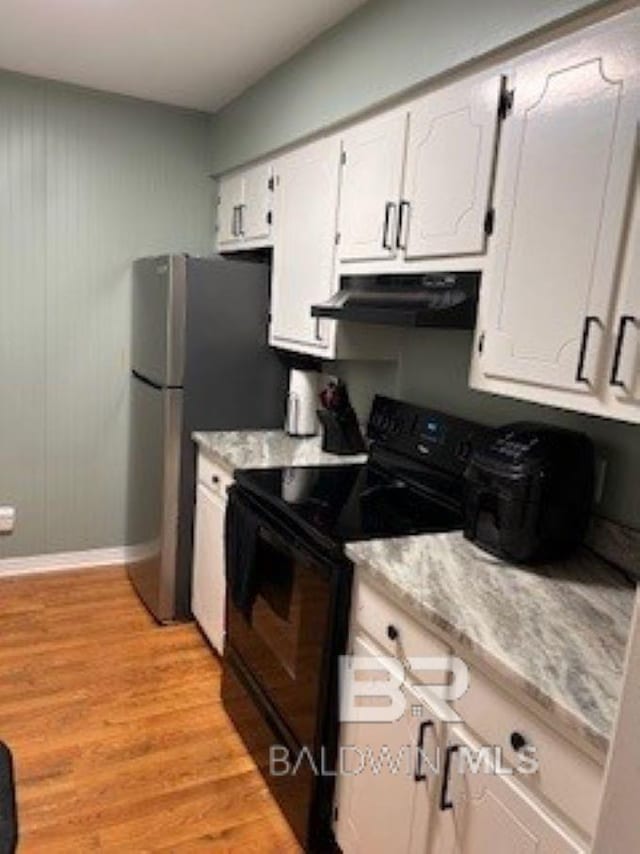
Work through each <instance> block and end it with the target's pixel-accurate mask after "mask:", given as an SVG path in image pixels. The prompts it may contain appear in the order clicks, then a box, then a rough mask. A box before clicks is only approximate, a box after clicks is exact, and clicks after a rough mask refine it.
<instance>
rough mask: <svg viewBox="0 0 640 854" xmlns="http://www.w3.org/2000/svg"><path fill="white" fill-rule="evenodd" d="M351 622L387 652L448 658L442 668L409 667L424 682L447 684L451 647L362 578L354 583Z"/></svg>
mask: <svg viewBox="0 0 640 854" xmlns="http://www.w3.org/2000/svg"><path fill="white" fill-rule="evenodd" d="M352 623H356V624H357V625H358V626H359V627H360V628H361V629H362V630H363V631H365V632H366V633H367V634H368V635H369V637H371V638H372V639H373V640H374V641H376V643H377V644H378V645H379V646H380V647H381V648H382V649H383V650H384V651H386V652H388V653H389V654H390V655H393V656H396V657H398V658H400V659H402V660H405V659H413V660H415V659H416V658H430V657H434V658H442V659H445V660H446V662H447V664H446V666H445V667H444V668H443V669H442V670H440V669H435V670H433V669H429V670H428V671H422V670H420V669H419V668H418V667H416V666H413V665H411V666H410V669H411V671H412V673H413V674H414V675H415V677H416V679H417V680H418V681H420V682H422V681H424V683H425V684H432V685H446V684H447V683H448V681H449V666H448V662H449V660H450V656H451V650H450V649H449V647H448V646H447V645H446V644H445V643H444V642H443V641H441V640H440V639H439V638H437V637H435V636H434V635H432V634H431V633H430V632H429V631H428V630H426V629H424V628H423V627H422V626H421V625H420V624H419V623H417V622H416V621H415V620H414V619H413V618H412V617H410V616H409V615H408V614H407V613H405V612H404V611H403V610H402V609H401V608H399V607H398V606H397V605H395V604H394V603H393V602H391V601H390V600H389V599H388V598H387V597H386V596H385V595H384V594H383V593H379V592H378V591H377V590H376V589H375V588H373V587H371V586H370V585H369V584H366V583H363V582H362V581H361V580H359V579H358V580H356V583H355V585H354V595H353V613H352ZM410 664H411V662H410Z"/></svg>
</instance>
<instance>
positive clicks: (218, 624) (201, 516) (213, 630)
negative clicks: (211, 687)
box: [191, 484, 226, 655]
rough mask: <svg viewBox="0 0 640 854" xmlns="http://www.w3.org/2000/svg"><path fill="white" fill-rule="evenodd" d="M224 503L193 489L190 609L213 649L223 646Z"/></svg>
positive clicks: (222, 500) (200, 490)
mask: <svg viewBox="0 0 640 854" xmlns="http://www.w3.org/2000/svg"><path fill="white" fill-rule="evenodd" d="M225 510H226V502H225V500H224V498H222V497H221V496H219V495H216V494H215V493H213V492H212V491H211V490H210V489H207V488H206V487H205V486H202V484H199V485H198V487H197V490H196V521H195V536H194V551H193V577H192V594H191V609H192V611H193V616H194V617H195V618H196V620H197V621H198V624H199V626H200V628H201V629H202V631H203V632H204V633H205V635H206V636H207V637H208V638H209V640H210V641H211V644H212V645H213V647H214V649H216V650H217V651H218V652H219V653H220V654H221V655H222V652H223V648H224V612H225V589H226V585H225V569H224V516H225Z"/></svg>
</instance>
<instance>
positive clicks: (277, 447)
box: [193, 430, 367, 474]
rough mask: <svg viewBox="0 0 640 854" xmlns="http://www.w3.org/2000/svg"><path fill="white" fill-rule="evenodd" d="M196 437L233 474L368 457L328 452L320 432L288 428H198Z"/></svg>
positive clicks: (349, 461)
mask: <svg viewBox="0 0 640 854" xmlns="http://www.w3.org/2000/svg"><path fill="white" fill-rule="evenodd" d="M193 441H194V442H196V443H197V444H198V446H199V447H200V448H201V449H202V450H204V451H206V452H207V453H208V454H209V455H210V456H211V457H213V459H215V460H216V462H217V463H218V464H219V465H221V466H223V467H224V468H225V469H226V470H227V471H228V472H229V473H230V474H233V472H234V471H235V470H236V469H249V468H277V467H280V466H321V465H337V464H338V465H339V464H342V465H345V464H349V463H363V462H364V461H365V460H366V458H367V457H366V454H355V455H349V456H338V455H336V454H327V453H325V452H324V451H323V450H322V448H321V442H322V439H321V437H320V436H311V437H309V438H297V437H293V436H289V435H287V433H285V432H284V430H227V431H219V432H212V433H204V432H198V433H194V434H193Z"/></svg>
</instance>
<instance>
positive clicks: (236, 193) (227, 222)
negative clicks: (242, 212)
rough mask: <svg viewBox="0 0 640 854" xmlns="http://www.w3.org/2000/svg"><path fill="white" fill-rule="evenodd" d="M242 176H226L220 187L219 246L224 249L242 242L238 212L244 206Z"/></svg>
mask: <svg viewBox="0 0 640 854" xmlns="http://www.w3.org/2000/svg"><path fill="white" fill-rule="evenodd" d="M242 185H243V180H242V175H241V173H239V172H236V173H234V174H233V175H224V176H223V177H222V178H220V183H219V185H218V218H217V234H218V246H219V247H220V248H221V249H223V248H226V246H227V245H228V244H233V243H237V242H238V241H239V240H240V229H239V225H240V224H239V217H238V211H239V209H240V205H241V204H242V195H243V193H242V189H243V187H242Z"/></svg>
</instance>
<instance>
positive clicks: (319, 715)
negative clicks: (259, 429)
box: [222, 397, 483, 851]
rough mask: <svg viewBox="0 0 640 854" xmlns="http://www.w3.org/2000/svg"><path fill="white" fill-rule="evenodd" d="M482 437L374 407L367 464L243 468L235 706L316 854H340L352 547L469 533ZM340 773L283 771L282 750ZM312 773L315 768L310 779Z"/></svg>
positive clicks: (236, 519) (234, 583)
mask: <svg viewBox="0 0 640 854" xmlns="http://www.w3.org/2000/svg"><path fill="white" fill-rule="evenodd" d="M482 432H483V431H482V428H480V427H479V426H478V425H476V424H473V423H471V422H468V421H463V420H461V419H458V418H454V417H453V416H449V415H445V414H443V413H440V412H435V411H432V410H426V409H421V408H418V407H415V406H411V405H409V404H405V403H401V402H399V401H394V400H390V399H388V398H383V397H377V398H376V399H375V401H374V404H373V407H372V411H371V415H370V418H369V423H368V427H367V434H368V438H369V441H370V446H369V456H368V459H367V462H366V463H364V464H362V465H330V466H294V467H290V468H272V469H250V470H245V471H239V472H237V473H236V485H235V486H234V487H233V488H232V489H231V491H230V494H229V502H228V506H227V516H226V519H227V521H226V554H227V558H226V560H227V627H226V628H227V635H226V649H225V657H224V666H223V681H222V688H223V694H222V696H223V702H224V705H225V707H226V709H227V711H228V713H229V714H230V716H231V718H232V720H233V721H234V723H235V724H236V727H237V729H238V731H239V732H240V734H241V736H242V737H243V739H244V740H245V743H246V744H247V746H248V747H249V749H250V751H251V753H252V755H253V756H254V759H255V760H256V762H257V764H258V766H259V767H260V768H261V770H262V772H263V774H264V776H265V779H266V780H267V782H268V784H269V786H270V787H271V789H272V791H273V793H274V794H275V796H276V798H277V799H278V801H279V803H280V806H281V808H282V810H283V812H284V813H285V815H286V816H287V818H288V819H289V822H290V824H291V826H292V828H293V829H294V831H295V833H296V835H297V836H298V839H299V840H300V842H301V844H302V846H303V847H304V848H305V850H309V851H325V850H331V844H332V838H331V814H330V812H331V803H332V797H333V786H334V782H335V781H334V778H333V776H332V763H333V761H334V759H335V755H336V750H337V739H338V660H339V656H340V655H341V654H342V653H343V652H344V651H345V649H346V643H347V635H348V625H349V607H350V595H351V579H352V569H353V568H352V565H351V563H350V562H349V560H348V559H347V558H346V556H345V551H344V546H345V544H346V543H348V542H355V541H359V540H368V539H374V538H387V537H395V536H406V535H410V534H419V533H436V532H444V531H450V530H455V529H460V528H462V524H463V512H462V484H463V477H462V475H463V472H464V469H465V467H466V464H467V459H468V457H469V455H470V452H471V449H472V446H473V443H474V441H475V440H476V438H477V437H478V436H479V435H481V433H482ZM274 745H277V746H278V747H279V749H280V750H284V751H285V752H286V754H287V756H289V757H290V758H291V765H292V766H295V765H296V757H299V756H300V755H302V754H303V753H304V752H305V751H306V753H307V754H308V755H309V756H312V757H314V761H316V760H317V762H318V763H319V765H321V766H322V767H323V768H325V769H327V770H328V773H323V774H314V773H312V772H311V771H310V770H309V768H308V766H307V764H306V763H305V764H304V770H303V773H302V775H297V776H296V777H290V776H287V775H280V776H277V775H274V773H273V770H272V768H271V765H270V755H271V754H270V751H271V749H272V747H273V746H274ZM305 772H306V773H305Z"/></svg>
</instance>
